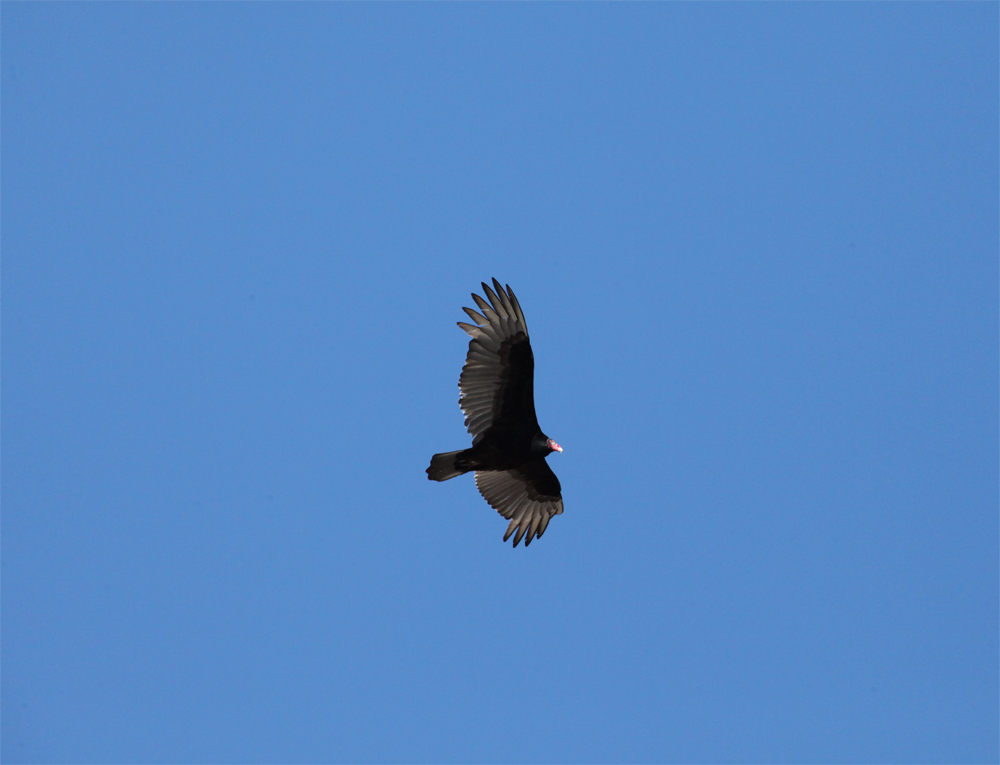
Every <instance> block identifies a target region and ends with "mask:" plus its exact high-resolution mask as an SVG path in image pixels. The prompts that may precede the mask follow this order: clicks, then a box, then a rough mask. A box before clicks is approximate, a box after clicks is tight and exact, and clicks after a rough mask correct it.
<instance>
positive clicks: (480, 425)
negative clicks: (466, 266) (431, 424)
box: [458, 279, 537, 444]
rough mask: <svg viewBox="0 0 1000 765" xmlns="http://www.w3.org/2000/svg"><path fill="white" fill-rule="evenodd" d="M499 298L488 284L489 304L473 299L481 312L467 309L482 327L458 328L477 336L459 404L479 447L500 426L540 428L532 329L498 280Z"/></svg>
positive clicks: (471, 344)
mask: <svg viewBox="0 0 1000 765" xmlns="http://www.w3.org/2000/svg"><path fill="white" fill-rule="evenodd" d="M493 285H494V286H495V287H496V292H494V291H493V290H491V289H490V288H489V287H488V286H487V284H486V283H485V282H483V290H484V291H485V292H486V297H488V298H489V303H487V302H486V301H485V300H483V299H482V298H481V297H479V295H476V294H473V296H472V299H473V300H475V301H476V305H477V306H479V310H481V311H482V313H477V312H476V311H473V310H472V309H471V308H463V309H462V310H463V311H465V312H466V313H467V314H468V315H469V317H470V318H471V319H472V320H473V321H474V322H476V325H475V326H474V325H472V324H466V323H465V322H462V321H460V322H458V326H460V327H461V328H462V329H464V330H465V331H466V332H467V333H468V334H470V335H471V336H472V340H471V341H469V354H468V356H466V359H465V366H464V367H463V368H462V376H461V377H460V378H459V380H458V387H459V390H460V391H461V394H460V395H459V397H458V404H459V406H461V407H462V411H463V412H464V413H465V426H466V427H467V428H468V429H469V433H470V434H472V443H473V444H475V443H476V442H477V441H479V439H480V438H481V437H482V435H483V433H485V432H486V431H487V430H488V429H489V428H490V426H491V425H493V424H494V423H496V422H500V421H508V422H523V421H525V420H527V421H528V422H534V423H535V424H536V425H537V419H536V417H535V397H534V375H535V358H534V356H533V355H532V353H531V343H530V342H528V325H527V323H526V322H525V321H524V314H523V313H522V312H521V306H520V304H519V303H518V302H517V298H516V297H514V291H513V290H512V289H511V288H510V287H509V286H508V287H507V288H506V290H505V289H504V288H503V287H501V286H500V282H498V281H497V280H496V279H494V280H493Z"/></svg>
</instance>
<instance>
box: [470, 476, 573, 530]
mask: <svg viewBox="0 0 1000 765" xmlns="http://www.w3.org/2000/svg"><path fill="white" fill-rule="evenodd" d="M476 486H477V487H479V493H480V494H482V495H483V499H485V500H486V501H487V502H489V503H490V506H491V507H493V508H495V509H496V511H497V512H498V513H500V515H502V516H503V517H504V518H509V519H510V525H509V526H508V527H507V533H506V534H504V537H503V541H504V542H506V541H507V540H508V539H509V538H510V535H511V534H513V533H514V531H515V530H517V535H516V536H515V537H514V547H517V543H518V542H520V541H521V537H523V536H525V534H527V536H526V538H525V540H524V546H525V547H527V546H528V545H529V544H530V543H531V540H532V538H533V537H540V536H541V535H542V534H544V533H545V529H546V527H547V526H548V525H549V521H550V520H552V516H553V515H560V514H561V513H562V511H563V501H562V489H561V487H560V486H559V479H558V478H556V474H555V473H553V472H552V468H550V467H549V465H548V463H547V462H546V461H545V458H544V457H538V458H537V459H533V460H531V461H530V462H526V463H524V464H523V465H521V466H520V467H516V468H514V469H512V470H479V471H477V472H476Z"/></svg>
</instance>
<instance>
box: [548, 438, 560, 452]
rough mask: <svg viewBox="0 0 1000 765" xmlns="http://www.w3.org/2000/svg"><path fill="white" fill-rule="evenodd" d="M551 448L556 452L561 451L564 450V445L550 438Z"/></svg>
mask: <svg viewBox="0 0 1000 765" xmlns="http://www.w3.org/2000/svg"><path fill="white" fill-rule="evenodd" d="M549 448H550V449H551V450H552V451H554V452H561V451H562V447H561V446H560V445H559V444H557V443H556V442H555V441H553V440H552V439H551V438H550V439H549Z"/></svg>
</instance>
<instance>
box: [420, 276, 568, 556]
mask: <svg viewBox="0 0 1000 765" xmlns="http://www.w3.org/2000/svg"><path fill="white" fill-rule="evenodd" d="M493 286H494V287H496V292H494V291H493V290H491V289H490V288H489V287H488V286H487V284H486V283H485V282H483V290H484V291H485V292H486V297H488V298H489V301H490V302H489V303H487V302H486V301H485V300H483V299H482V298H481V297H479V295H476V294H473V295H472V299H473V300H475V301H476V305H477V306H479V310H480V311H482V313H477V312H476V311H473V310H472V309H471V308H463V309H462V310H463V311H465V312H466V313H467V314H468V315H469V318H471V319H472V320H473V321H474V322H475V323H476V324H475V325H472V324H466V323H465V322H461V321H460V322H458V326H460V327H461V328H462V329H464V330H465V331H466V332H467V333H468V334H470V335H471V336H472V340H471V341H470V342H469V355H468V356H467V357H466V359H465V366H464V367H463V368H462V376H461V377H459V379H458V388H459V390H460V391H461V393H460V394H459V397H458V405H459V406H461V407H462V411H463V412H464V413H465V426H466V427H467V428H468V429H469V433H470V434H471V435H472V448H471V449H462V450H459V451H457V452H446V453H444V454H435V455H434V456H433V457H431V465H430V467H429V468H427V477H428V478H429V479H430V480H432V481H447V480H448V479H449V478H454V477H455V476H457V475H462V473H468V472H469V471H470V470H475V471H476V486H477V487H478V488H479V493H480V494H482V495H483V499H485V500H486V501H487V502H489V503H490V506H491V507H493V508H495V509H496V511H497V512H498V513H500V515H502V516H503V517H504V518H509V519H510V525H509V526H508V527H507V533H506V534H504V537H503V541H504V542H506V541H507V540H508V539H509V538H510V535H511V534H514V532H515V531H516V532H517V533H516V534H515V535H514V547H517V544H518V542H520V541H521V537H524V538H525V539H524V546H525V547H527V546H528V545H529V544H530V543H531V540H532V538H534V537H541V536H542V534H544V533H545V529H546V527H547V526H548V525H549V521H550V520H551V519H552V516H553V515H559V514H560V513H562V511H563V501H562V493H561V489H560V486H559V479H558V478H556V474H555V473H553V472H552V470H551V469H550V468H549V466H548V463H546V462H545V458H546V457H547V456H548V455H549V454H550V453H551V452H561V451H562V447H561V446H559V444H557V443H556V442H555V441H553V440H552V439H551V438H549V437H548V436H546V435H545V434H544V433H542V429H541V428H539V427H538V419H537V418H536V417H535V395H534V377H535V357H534V356H533V355H532V354H531V343H530V342H528V325H527V323H525V321H524V313H522V311H521V305H520V304H519V303H518V302H517V298H516V297H514V291H513V290H512V289H511V288H510V286H509V285H508V286H507V289H506V291H505V290H504V288H503V287H501V286H500V282H498V281H497V280H496V279H494V280H493Z"/></svg>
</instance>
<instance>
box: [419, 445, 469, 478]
mask: <svg viewBox="0 0 1000 765" xmlns="http://www.w3.org/2000/svg"><path fill="white" fill-rule="evenodd" d="M467 451H468V449H459V450H458V451H457V452H445V453H444V454H435V455H434V456H433V457H431V466H430V467H429V468H427V477H428V478H429V479H430V480H431V481H447V480H448V479H449V478H454V477H455V476H457V475H462V473H468V472H469V470H471V469H472V468H471V467H469V466H468V465H466V464H463V463H465V462H466V461H465V460H464V459H463V458H462V455H463V454H464V453H465V452H467Z"/></svg>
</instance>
